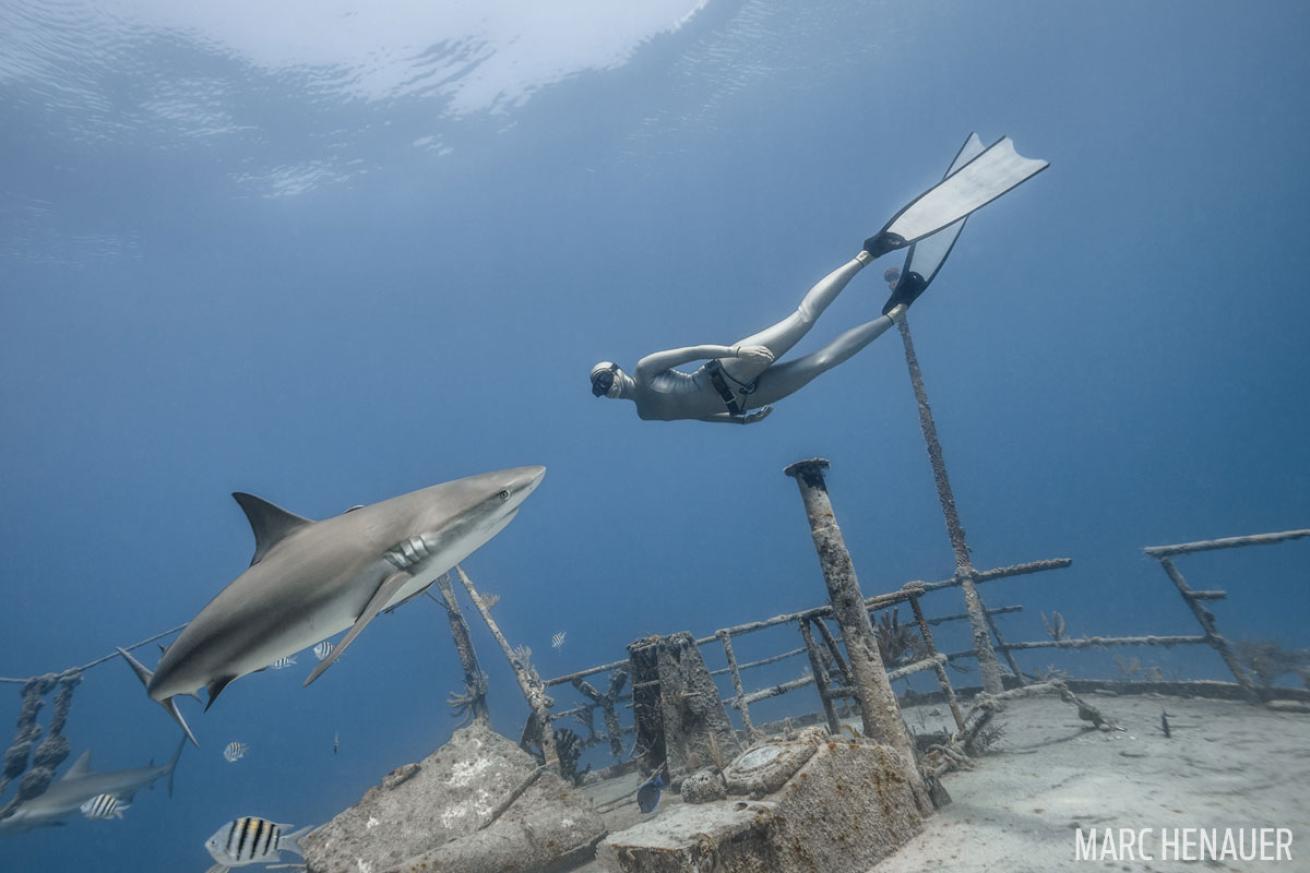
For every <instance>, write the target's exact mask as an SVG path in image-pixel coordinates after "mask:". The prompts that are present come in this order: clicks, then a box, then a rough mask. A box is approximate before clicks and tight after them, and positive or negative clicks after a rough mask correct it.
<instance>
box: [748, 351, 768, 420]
mask: <svg viewBox="0 0 1310 873" xmlns="http://www.w3.org/2000/svg"><path fill="white" fill-rule="evenodd" d="M765 351H768V350H767V349H765ZM769 358H770V359H772V358H773V355H772V354H770V355H769ZM772 413H773V407H772V406H761V407H760V408H759V409H757V410H755V411H754V412H748V413H747V414H745V415H743V416H742V417H741V423H742V424H754V423H755V422H757V421H764V419H766V418H768V417H769V416H770V415H771V414H772Z"/></svg>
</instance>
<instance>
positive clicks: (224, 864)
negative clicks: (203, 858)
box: [205, 815, 313, 873]
mask: <svg viewBox="0 0 1310 873" xmlns="http://www.w3.org/2000/svg"><path fill="white" fill-rule="evenodd" d="M290 827H291V825H286V824H277V823H275V822H271V821H269V820H268V819H266V818H259V817H257V816H249V815H248V816H242V817H241V818H238V819H234V820H233V821H230V822H228V823H227V824H225V825H223V826H222V827H221V828H219V829H218V830H217V831H215V832H214V835H213V836H212V837H210V838H209V839H208V840H206V841H205V849H206V850H207V851H208V852H209V855H210V857H211V858H213V859H214V860H215V861H217V862H218V863H217V865H216V866H214V867H211V868H210V869H209V873H218V871H221V870H227V869H230V868H232V867H245V866H248V865H250V864H276V863H278V862H280V861H281V860H282V856H281V855H280V854H279V853H280V852H294V853H295V854H297V855H300V856H301V857H304V854H305V853H304V852H302V851H301V850H300V838H301V837H303V836H304V835H305V834H307V833H309V832H310V831H311V830H313V828H307V827H306V828H301V829H300V830H298V831H294V832H292V833H286V830H287V829H288V828H290Z"/></svg>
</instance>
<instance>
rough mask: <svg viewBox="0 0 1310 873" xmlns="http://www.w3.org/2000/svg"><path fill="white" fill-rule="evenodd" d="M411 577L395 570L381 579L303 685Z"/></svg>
mask: <svg viewBox="0 0 1310 873" xmlns="http://www.w3.org/2000/svg"><path fill="white" fill-rule="evenodd" d="M413 578H414V577H413V576H411V575H410V574H409V572H408V571H406V570H397V571H396V572H394V573H392V574H391V575H390V576H388V577H387V578H385V579H383V580H382V584H381V585H379V586H378V590H377V591H374V592H373V596H372V597H371V598H369V601H368V605H367V606H365V607H364V611H363V612H361V613H360V614H359V618H357V619H355V624H354V625H353V626H351V628H350V630H348V631H346V635H345V636H344V637H342V638H341V642H339V643H337V647H336V648H335V649H333V650H332V653H331V654H330V655H328V656H327V657H326V658H324V659H323V660H322V661H320V662H319V663H318V666H316V667H315V668H314V670H313V671H312V672H311V673H310V674H309V676H308V678H306V679H305V685H306V686H308V685H309V684H310V683H311V682H313V681H314V680H315V679H317V678H318V677H319V676H322V675H323V671H324V670H326V669H327V668H328V667H331V666H332V665H333V664H335V663H336V661H337V658H340V657H341V653H342V652H344V651H345V650H346V647H347V646H349V645H350V644H351V643H352V642H354V641H355V637H357V636H359V632H360V631H362V630H363V629H364V628H366V627H368V623H369V622H370V621H372V620H373V618H374V617H375V616H376V615H377V614H378V613H379V612H381V611H382V610H383V609H384V608H385V607H386V605H387V603H388V602H389V601H390V600H391V598H393V597H395V596H396V592H398V591H400V589H401V588H403V587H404V586H405V583H407V582H410V581H412V580H413Z"/></svg>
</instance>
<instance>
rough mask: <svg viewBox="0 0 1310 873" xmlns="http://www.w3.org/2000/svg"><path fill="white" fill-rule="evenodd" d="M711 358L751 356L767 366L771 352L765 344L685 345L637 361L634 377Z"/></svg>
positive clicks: (651, 374)
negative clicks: (681, 347) (684, 346)
mask: <svg viewBox="0 0 1310 873" xmlns="http://www.w3.org/2000/svg"><path fill="white" fill-rule="evenodd" d="M711 358H751V359H758V360H761V361H763V362H764V363H765V365H766V366H767V365H768V364H772V363H773V352H771V351H769V350H768V348H766V347H765V346H687V347H686V348H683V349H668V350H667V351H663V352H656V353H655V354H653V355H647V356H646V357H644V358H642V359H641V360H640V361H638V362H637V370H636V377H637V380H638V381H644V380H646V379H649V378H650V377H652V376H654V375H656V374H657V373H663V372H664V371H665V370H672V369H673V368H674V367H676V366H678V365H679V364H688V363H691V362H692V361H704V360H709V359H711Z"/></svg>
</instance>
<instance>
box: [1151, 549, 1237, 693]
mask: <svg viewBox="0 0 1310 873" xmlns="http://www.w3.org/2000/svg"><path fill="white" fill-rule="evenodd" d="M1157 560H1158V561H1159V562H1160V566H1161V567H1163V568H1164V572H1165V573H1166V574H1167V575H1168V576H1169V580H1170V581H1171V582H1173V583H1174V587H1175V588H1177V589H1178V593H1179V594H1180V595H1182V598H1183V601H1184V602H1185V603H1186V604H1187V607H1188V609H1190V610H1192V615H1194V616H1196V622H1197V624H1199V625H1200V626H1201V630H1203V631H1205V640H1206V642H1207V643H1209V645H1210V646H1211V647H1213V648H1214V650H1215V651H1216V652H1218V653H1219V657H1221V658H1223V659H1224V663H1225V664H1227V665H1228V669H1229V670H1230V671H1232V674H1233V676H1234V677H1235V678H1236V679H1237V682H1238V684H1239V685H1241V686H1242V690H1243V691H1245V692H1246V696H1247V697H1248V698H1250V699H1251V700H1253V701H1258V700H1259V699H1260V694H1259V692H1257V691H1256V689H1255V686H1254V685H1252V684H1251V677H1250V676H1248V675H1246V671H1245V670H1243V669H1242V665H1241V664H1239V663H1238V662H1237V657H1236V656H1235V655H1234V654H1233V650H1232V648H1231V647H1229V645H1228V640H1226V639H1224V638H1223V636H1222V635H1220V633H1219V629H1218V627H1217V626H1216V625H1215V622H1214V613H1212V612H1211V611H1210V610H1208V609H1206V608H1205V605H1204V604H1202V603H1201V600H1202V599H1204V598H1200V597H1197V596H1196V595H1197V594H1207V593H1209V592H1197V591H1193V590H1192V588H1191V586H1189V585H1188V584H1187V580H1186V579H1184V578H1183V574H1182V573H1181V572H1179V570H1178V567H1176V566H1175V565H1174V562H1173V561H1172V560H1170V558H1169V557H1168V556H1162V557H1159V558H1157Z"/></svg>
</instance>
